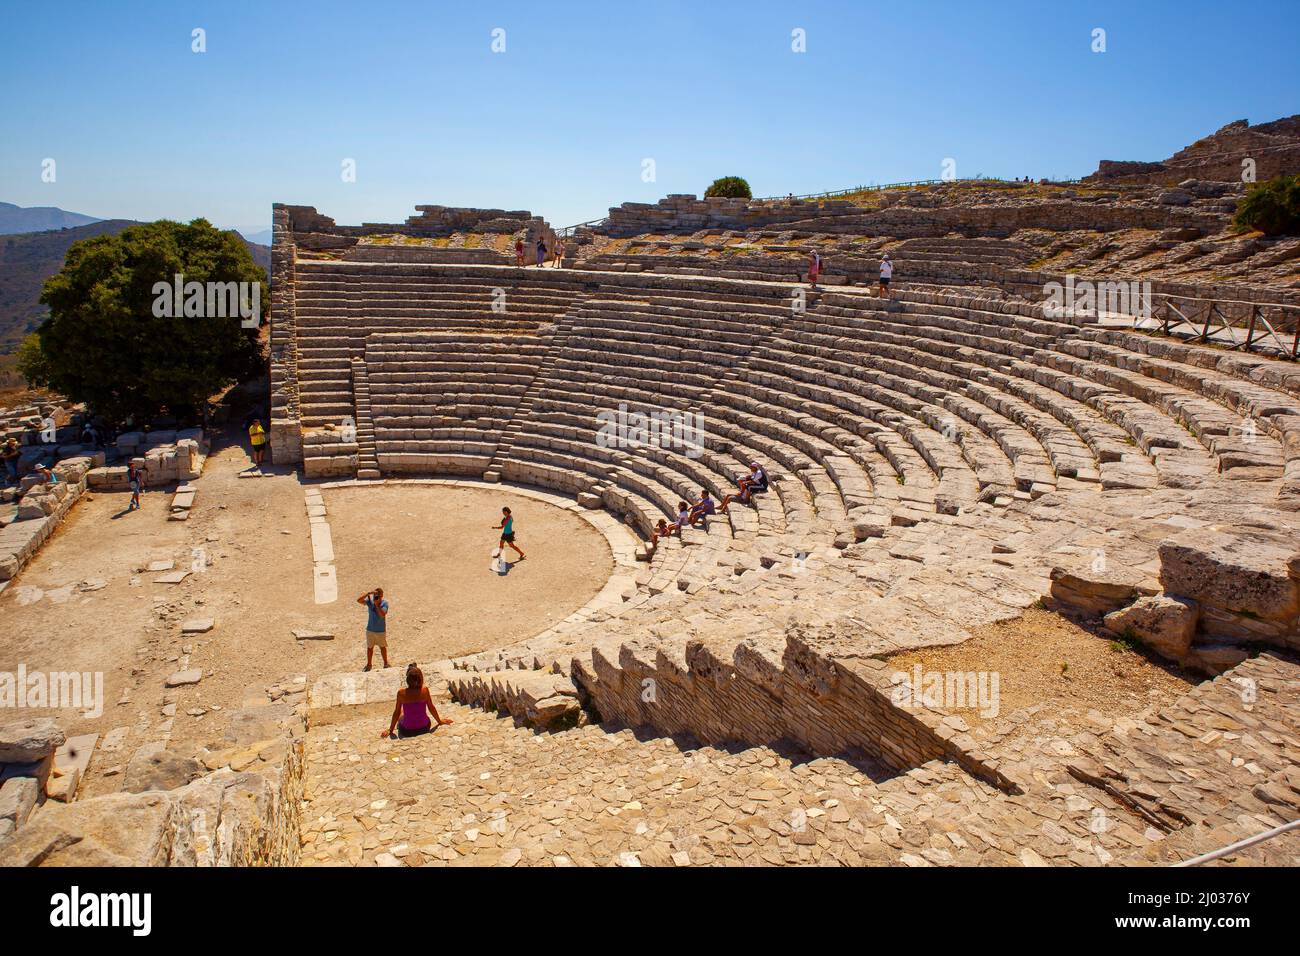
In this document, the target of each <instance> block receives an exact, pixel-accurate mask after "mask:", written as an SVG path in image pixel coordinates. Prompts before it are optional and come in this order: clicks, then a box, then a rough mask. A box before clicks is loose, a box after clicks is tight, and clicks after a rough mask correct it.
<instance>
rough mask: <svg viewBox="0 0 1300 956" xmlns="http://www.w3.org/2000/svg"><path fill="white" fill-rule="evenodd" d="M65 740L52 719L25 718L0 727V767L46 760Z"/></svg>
mask: <svg viewBox="0 0 1300 956" xmlns="http://www.w3.org/2000/svg"><path fill="white" fill-rule="evenodd" d="M66 739H67V738H66V737H65V735H64V733H63V731H61V730H60V729H59V728H58V726H57V725H56V724H55V723H54V720H53V719H52V718H50V717H24V718H22V719H20V720H13V721H9V722H8V723H5V724H0V764H11V763H33V762H35V761H38V760H44V759H45V758H46V757H49V756H50V755H51V754H53V753H54V751H55V750H57V749H58V748H59V747H61V746H63V744H64V742H65V741H66Z"/></svg>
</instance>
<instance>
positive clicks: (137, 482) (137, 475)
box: [126, 462, 144, 511]
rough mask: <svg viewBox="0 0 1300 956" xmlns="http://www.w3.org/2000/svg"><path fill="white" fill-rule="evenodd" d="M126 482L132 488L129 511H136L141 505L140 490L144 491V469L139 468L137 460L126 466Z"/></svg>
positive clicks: (127, 508)
mask: <svg viewBox="0 0 1300 956" xmlns="http://www.w3.org/2000/svg"><path fill="white" fill-rule="evenodd" d="M126 483H127V485H128V486H129V487H130V489H131V503H130V504H129V505H127V506H126V510H127V511H136V510H138V509H139V507H140V492H142V491H144V469H142V468H137V467H136V464H135V462H131V463H130V464H129V465H127V466H126Z"/></svg>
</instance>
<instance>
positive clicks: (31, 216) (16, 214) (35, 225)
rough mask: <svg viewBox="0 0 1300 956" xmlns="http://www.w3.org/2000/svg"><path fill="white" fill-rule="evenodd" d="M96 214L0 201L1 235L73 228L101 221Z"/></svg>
mask: <svg viewBox="0 0 1300 956" xmlns="http://www.w3.org/2000/svg"><path fill="white" fill-rule="evenodd" d="M101 221H102V220H100V219H96V218H95V217H94V216H83V215H82V214H81V213H79V212H68V211H67V210H64V209H59V208H57V207H55V206H31V207H28V208H26V209H24V208H23V207H22V206H15V205H14V204H13V203H10V202H0V236H8V235H11V234H13V233H15V232H45V231H46V230H47V229H71V228H73V227H75V226H88V225H90V224H91V223H92V222H101Z"/></svg>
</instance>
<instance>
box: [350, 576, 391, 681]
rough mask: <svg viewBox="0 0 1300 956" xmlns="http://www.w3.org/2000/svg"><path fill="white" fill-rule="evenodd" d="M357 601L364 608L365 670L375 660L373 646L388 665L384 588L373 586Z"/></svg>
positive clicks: (386, 613)
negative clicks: (373, 587)
mask: <svg viewBox="0 0 1300 956" xmlns="http://www.w3.org/2000/svg"><path fill="white" fill-rule="evenodd" d="M357 603H358V604H360V605H363V606H364V607H365V609H366V670H370V669H371V667H373V666H374V662H375V648H376V647H377V648H379V655H380V657H382V658H383V660H384V666H385V667H387V666H388V602H387V601H385V600H384V589H383V588H375V589H374V590H373V591H367V592H366V593H365V594H363V595H361V597H359V598H357Z"/></svg>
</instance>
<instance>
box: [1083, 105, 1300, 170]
mask: <svg viewBox="0 0 1300 956" xmlns="http://www.w3.org/2000/svg"><path fill="white" fill-rule="evenodd" d="M1247 159H1249V160H1253V162H1254V176H1255V181H1256V182H1263V181H1264V180H1266V179H1272V178H1273V177H1275V176H1293V175H1295V174H1296V173H1300V116H1289V117H1284V118H1282V119H1278V120H1274V121H1273V122H1271V123H1261V124H1259V125H1257V126H1251V125H1250V124H1249V123H1248V122H1247V121H1246V120H1237V121H1236V122H1234V123H1229V124H1228V125H1227V126H1224V127H1223V128H1221V129H1219V130H1218V131H1216V132H1214V133H1212V134H1211V135H1209V136H1206V137H1205V138H1203V139H1201V140H1198V141H1197V142H1195V143H1193V144H1192V145H1191V146H1188V147H1186V148H1185V149H1181V150H1179V151H1178V152H1176V153H1174V155H1172V156H1170V157H1169V159H1167V160H1165V161H1163V162H1155V163H1143V162H1125V161H1116V160H1109V159H1103V160H1102V161H1101V163H1100V164H1099V165H1098V167H1097V171H1096V172H1095V173H1093V174H1092V175H1091V176H1088V177H1087V179H1088V180H1090V181H1093V182H1098V183H1104V184H1106V185H1111V184H1116V183H1128V184H1150V185H1172V184H1174V183H1179V182H1182V181H1184V180H1187V179H1201V180H1210V181H1215V182H1225V183H1240V182H1241V181H1242V172H1243V165H1242V164H1243V161H1244V160H1247Z"/></svg>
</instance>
